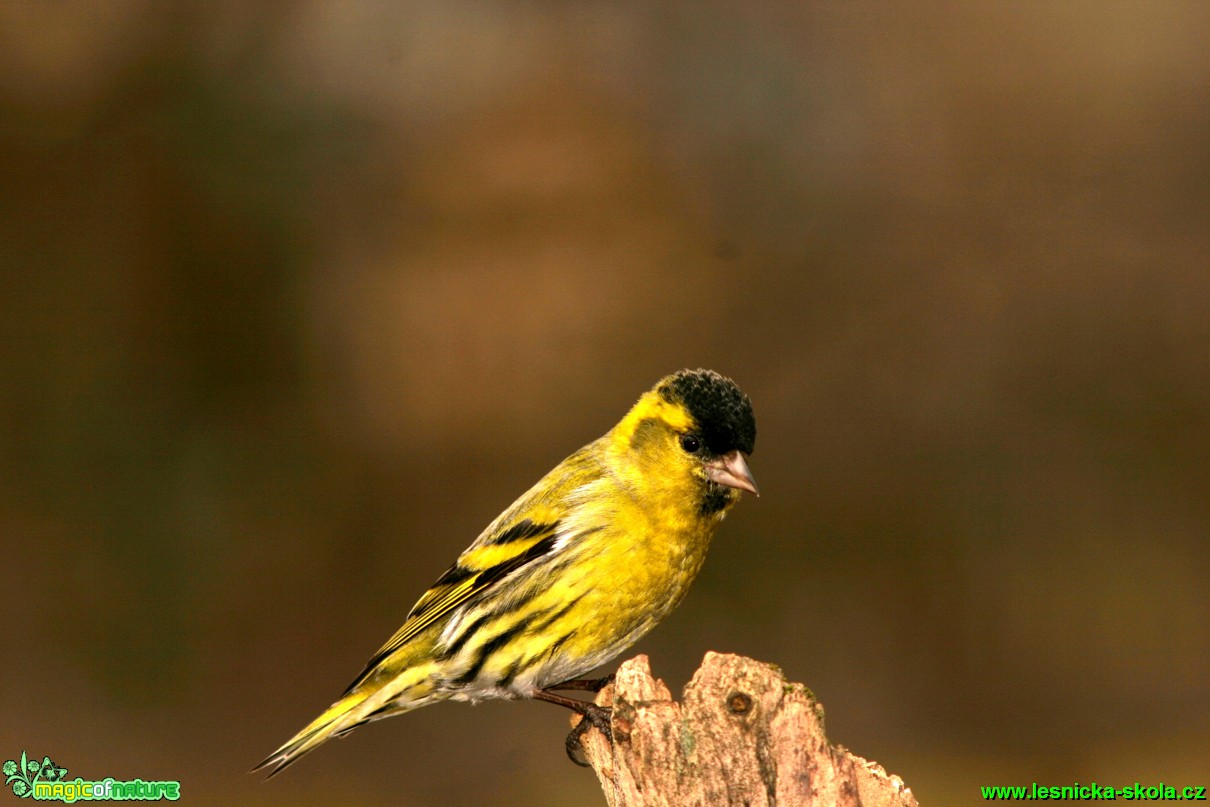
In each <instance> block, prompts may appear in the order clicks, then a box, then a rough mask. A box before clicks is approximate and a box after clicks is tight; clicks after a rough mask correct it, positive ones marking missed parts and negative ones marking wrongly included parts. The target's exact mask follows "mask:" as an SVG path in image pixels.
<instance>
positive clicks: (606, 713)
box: [564, 675, 613, 768]
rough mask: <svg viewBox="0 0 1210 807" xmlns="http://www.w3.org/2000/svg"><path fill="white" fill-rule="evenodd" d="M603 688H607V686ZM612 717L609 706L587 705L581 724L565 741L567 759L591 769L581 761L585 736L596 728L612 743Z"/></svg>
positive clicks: (586, 763) (578, 724)
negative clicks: (591, 729) (590, 729)
mask: <svg viewBox="0 0 1210 807" xmlns="http://www.w3.org/2000/svg"><path fill="white" fill-rule="evenodd" d="M609 678H610V679H612V678H613V676H612V675H611V676H609ZM602 680H604V679H602ZM601 686H605V684H602V685H601ZM612 715H613V709H610V708H609V707H608V706H597V705H596V704H593V703H589V704H585V706H584V712H583V716H582V717H581V718H580V722H579V723H577V724H576V727H575V728H574V729H572V730H571V732H570V733H569V734H568V735H567V739H566V740H565V741H564V745H565V747H566V748H567V758H568V759H570V760H571V761H572V762H574V763H576V764H577V765H579V766H580V767H581V768H587V767H589V765H588V761H587V760H583V761H582V760H581V759H580V753H581V752H582V751H583V750H584V743H583V737H584V734H585V733H586V732H587V731H588V729H589V728H595V729H596V730H597V731H599V732H601V734H603V735H605V740H606V741H607V742H609V743H612V742H613V730H612V729H611V728H610V718H611V717H612Z"/></svg>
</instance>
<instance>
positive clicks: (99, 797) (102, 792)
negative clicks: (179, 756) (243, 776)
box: [2, 751, 181, 803]
mask: <svg viewBox="0 0 1210 807" xmlns="http://www.w3.org/2000/svg"><path fill="white" fill-rule="evenodd" d="M2 770H3V771H4V784H5V785H6V786H8V787H11V788H12V789H13V795H14V796H19V797H21V798H23V799H28V798H31V797H32V798H33V799H34V800H35V801H65V802H68V803H71V802H74V801H159V800H160V799H168V800H170V801H176V800H177V799H179V798H180V797H181V783H180V782H175V781H172V782H148V781H144V780H142V779H133V780H131V781H128V782H123V781H119V780H117V779H114V778H113V777H107V778H105V779H103V780H101V781H99V782H93V781H88V780H85V779H81V778H80V777H78V776H77V777H76V778H75V779H68V778H67V768H64V767H62V766H60V765H56V764H55V763H54V762H52V761H51V758H50V757H42V761H41V762H38V760H36V759H30V758H29V757H28V756H26V754H25V752H24V751H22V752H21V759H20V760H16V759H8V760H5V761H4V766H3V768H2Z"/></svg>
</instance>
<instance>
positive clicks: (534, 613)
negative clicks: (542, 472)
mask: <svg viewBox="0 0 1210 807" xmlns="http://www.w3.org/2000/svg"><path fill="white" fill-rule="evenodd" d="M755 442H756V421H755V419H754V418H753V415H752V403H751V401H749V400H748V396H746V395H745V394H744V393H743V392H741V391H740V389H739V387H737V386H736V385H735V382H733V381H731V379H729V378H725V377H723V376H721V375H719V374H718V373H716V372H714V371H712V370H682V371H680V372H678V373H674V374H673V375H670V376H667V377H666V378H663V379H661V380H660V381H659V382H658V383H657V384H656V385H655V386H654V387H653V388H652V389H651V390H650V391H648V392H646V393H644V394H643V396H642V397H641V398H639V401H638V403H636V404H635V405H634V407H633V408H632V409H631V410H630V411H629V412H628V413H627V414H626V416H625V417H623V418H622V420H621V422H620V423H618V424H617V425H616V426H614V427H613V428H612V429H610V431H609V432H607V433H606V434H605V435H604V436H603V437H601V438H599V439H597V440H595V441H593V442H591V443H589V444H588V445H586V446H585V447H584V448H581V449H580V450H579V451H577V452H575V453H574V454H572V455H571V456H570V457H568V458H567V459H565V460H563V462H561V463H559V464H558V465H557V466H555V468H554V470H552V471H551V472H550V473H548V474H547V475H546V476H544V477H543V478H542V479H541V480H539V481H538V483H537V484H536V485H534V486H533V487H532V488H530V489H529V491H528V492H526V493H525V494H524V495H522V496H521V498H519V499H518V500H517V501H516V502H514V503H513V505H512V506H511V507H509V508H508V509H507V510H505V511H504V512H503V513H501V514H500V516H499V517H498V518H496V520H495V521H493V522H492V523H491V524H490V525H489V526H488V527H487V529H486V530H484V531H483V534H481V535H480V536H479V537H478V538H476V539H475V541H474V543H472V544H471V545H470V546H469V547H468V548H467V549H466V551H464V552H463V553H462V554H461V555H460V556H459V557H458V560H457V561H455V563H454V565H453V566H451V567H450V568H449V570H448V571H447V572H446V573H445V574H443V575H442V576H441V577H440V578H439V579H438V580H437V582H436V583H434V584H433V586H432V587H431V588H430V589H429V590H428V591H426V592H425V593H424V596H423V597H421V598H420V601H419V602H417V603H416V605H415V606H414V607H413V608H412V611H411V613H409V614H408V616H407V619H406V620H405V621H404V623H403V627H401V628H400V629H399V631H398V632H397V633H396V634H395V635H394V636H392V637H391V638H390V640H389V641H387V643H386V644H384V645H383V646H382V648H381V649H379V651H378V652H377V653H375V654H374V657H373V658H371V659H370V661H369V663H368V664H366V667H365V669H364V670H363V671H362V673H361V675H359V676H357V678H356V680H354V681H353V683H352V684H350V685H349V688H348V689H347V690H345V692H344V694H343V695H342V696H341V697H340V699H339V700H337V701H336V703H334V704H332V706H330V707H329V708H328V709H327V711H325V712H324V713H323V714H321V715H320V716H319V717H317V718H315V720H313V721H311V723H310V724H309V725H308V726H307V727H306V728H304V729H303V730H302V731H300V732H299V733H298V734H296V735H295V736H294V737H293V738H291V739H290V740H289V741H288V742H286V743H285V745H283V746H282V747H281V748H279V749H277V750H276V751H274V752H273V753H272V754H271V755H269V757H268V758H267V759H265V760H264V761H263V762H261V763H260V764H259V765H258V766H257V768H256V769H257V770H259V769H261V768H267V767H271V768H272V770H271V771H270V776H272V775H273V774H276V773H278V772H279V771H281V770H282V769H283V768H285V767H286V766H287V765H290V764H291V763H292V762H294V761H295V760H297V759H298V758H299V757H301V756H302V755H303V754H306V753H307V752H308V751H311V750H312V749H314V748H315V747H317V746H318V745H320V744H321V743H323V742H324V741H326V740H327V739H328V738H329V737H333V736H340V735H343V734H347V733H348V732H350V731H352V730H353V729H354V728H356V727H357V726H360V725H361V724H363V723H365V722H367V721H371V720H378V719H379V718H383V717H389V716H391V715H395V714H401V713H403V712H409V711H411V710H413V709H417V708H419V707H421V706H427V705H428V704H430V703H436V702H437V701H443V700H457V701H470V702H475V701H480V700H484V699H487V698H508V699H513V698H535V699H538V700H544V701H548V702H551V703H557V704H559V705H562V706H566V707H568V708H570V709H573V710H575V711H577V712H579V713H580V714H582V715H584V716H585V718H587V719H586V720H583V721H581V723H580V727H579V728H578V729H577V730H576V731H574V732H572V734H571V735H569V736H568V754H569V755H571V756H572V759H573V760H575V756H574V751H575V749H576V747H577V746H578V744H579V732H581V731H582V730H583V729H586V728H587V727H588V725H589V724H590V723H591V724H592V725H595V726H597V727H598V728H600V729H601V730H602V731H603V732H604V733H605V734H606V736H608V734H609V723H608V719H607V718H608V710H606V709H602V708H601V707H597V706H595V705H594V704H591V703H587V702H584V701H580V700H575V699H573V698H568V697H564V696H562V695H557V694H555V690H559V689H591V688H594V687H593V686H592V685H591V684H592V682H585V681H577V680H575V679H576V678H577V677H578V676H581V675H583V674H585V673H587V672H588V671H590V670H592V669H593V668H595V667H598V666H600V665H601V664H604V663H605V662H607V661H609V660H610V659H612V658H614V657H615V656H617V655H618V654H619V653H621V652H622V651H623V650H625V649H626V648H628V647H630V646H631V645H632V644H634V643H635V642H636V641H638V640H639V638H640V637H642V636H643V635H644V634H645V633H647V631H649V630H651V628H652V627H654V626H655V624H656V623H657V622H659V621H660V620H661V619H663V618H664V617H665V616H667V615H668V614H669V612H671V611H672V609H673V608H675V607H676V605H677V604H678V603H680V601H681V599H682V598H683V597H684V596H685V592H686V591H687V590H688V589H689V585H690V584H691V583H692V582H693V579H694V578H695V577H697V573H698V571H699V570H700V569H701V567H702V562H703V560H704V559H705V557H706V549H707V547H708V546H709V544H710V539H711V538H712V537H713V535H714V531H715V529H716V528H717V527H718V524H719V522H720V521H722V519H723V516H725V515H726V513H727V511H728V510H729V509H730V508H731V506H732V505H734V504H735V503H736V502H737V501H738V500H739V498H740V495H741V494H740V491H743V490H746V491H749V492H751V493H757V489H756V483H755V482H754V481H753V479H752V474H751V472H749V470H748V465H747V462H746V461H745V459H744V457H745V455H748V454H751V453H752V450H753V447H754V445H755Z"/></svg>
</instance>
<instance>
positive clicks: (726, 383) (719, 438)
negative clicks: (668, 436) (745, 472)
mask: <svg viewBox="0 0 1210 807" xmlns="http://www.w3.org/2000/svg"><path fill="white" fill-rule="evenodd" d="M658 392H659V394H660V396H661V397H662V398H663V399H664V400H666V401H668V402H669V403H680V404H683V405H684V406H685V408H686V409H688V410H689V414H690V415H692V416H693V419H694V420H696V421H697V423H698V427H699V428H700V429H701V436H702V439H703V440H705V442H706V448H707V449H709V451H710V453H711V454H714V455H715V456H721V455H723V454H728V453H730V452H732V451H734V450H736V449H739V450H740V451H742V452H744V453H745V454H751V453H752V450H753V449H754V448H755V447H756V419H755V418H754V417H753V416H752V401H750V400H748V396H747V395H745V394H744V393H743V392H741V391H740V388H739V387H737V386H736V385H735V382H734V381H732V380H731V379H729V378H726V377H725V376H721V375H719V374H718V373H716V372H714V371H713V370H681V371H680V372H679V373H675V374H673V375H670V376H668V377H667V378H666V379H664V380H663V381H661V382H660V385H659V387H658Z"/></svg>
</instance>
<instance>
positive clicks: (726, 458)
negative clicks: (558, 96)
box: [706, 450, 760, 496]
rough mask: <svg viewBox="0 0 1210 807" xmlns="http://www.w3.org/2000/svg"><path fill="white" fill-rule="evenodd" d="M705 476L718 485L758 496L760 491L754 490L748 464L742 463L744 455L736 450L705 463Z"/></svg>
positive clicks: (754, 482) (754, 486) (753, 480)
mask: <svg viewBox="0 0 1210 807" xmlns="http://www.w3.org/2000/svg"><path fill="white" fill-rule="evenodd" d="M706 476H708V477H710V479H712V480H713V481H715V482H717V483H719V484H720V485H726V486H727V487H729V488H738V489H739V490H746V491H748V492H749V493H755V494H756V495H757V496H759V495H760V491H759V490H757V489H756V480H755V479H753V478H752V472H751V471H749V470H748V463H747V462H745V461H744V455H743V454H741V453H739V451H738V450H736V451H732V452H731V453H730V454H724V455H723V456H721V457H719V458H718V459H713V460H710V461H709V462H707V463H706Z"/></svg>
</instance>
